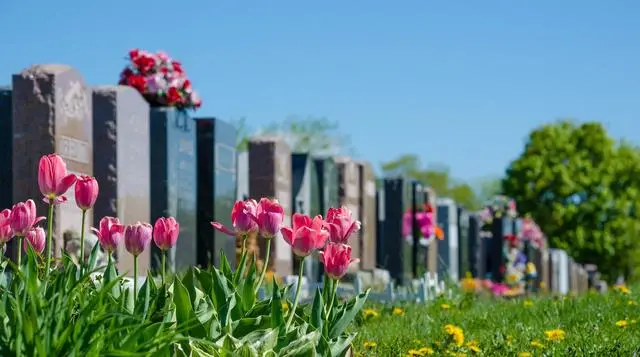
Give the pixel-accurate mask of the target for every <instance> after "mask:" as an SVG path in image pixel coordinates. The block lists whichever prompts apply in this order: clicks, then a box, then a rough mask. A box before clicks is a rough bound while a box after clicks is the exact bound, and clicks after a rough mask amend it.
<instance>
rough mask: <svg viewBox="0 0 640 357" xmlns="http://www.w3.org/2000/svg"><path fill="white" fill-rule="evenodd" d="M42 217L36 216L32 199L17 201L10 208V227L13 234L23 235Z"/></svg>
mask: <svg viewBox="0 0 640 357" xmlns="http://www.w3.org/2000/svg"><path fill="white" fill-rule="evenodd" d="M43 219H44V217H37V216H36V204H35V202H33V200H27V201H26V202H18V203H16V204H15V205H13V208H12V209H11V229H12V230H13V234H14V235H16V236H19V237H24V236H25V235H26V234H27V232H28V231H29V230H30V229H31V228H33V226H34V225H35V224H36V223H38V222H40V221H42V220H43Z"/></svg>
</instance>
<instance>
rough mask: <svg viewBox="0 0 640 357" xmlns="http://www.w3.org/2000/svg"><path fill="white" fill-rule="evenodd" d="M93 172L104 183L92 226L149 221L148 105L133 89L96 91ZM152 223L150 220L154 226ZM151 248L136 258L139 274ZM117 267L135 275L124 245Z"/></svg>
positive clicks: (114, 87)
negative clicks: (102, 222) (106, 219)
mask: <svg viewBox="0 0 640 357" xmlns="http://www.w3.org/2000/svg"><path fill="white" fill-rule="evenodd" d="M93 143H94V150H93V172H94V174H95V177H96V179H97V180H98V182H99V184H100V195H99V196H98V200H97V201H96V205H95V207H94V209H93V211H94V222H93V226H94V227H99V223H100V219H101V218H102V217H104V216H112V217H118V218H119V219H120V222H121V223H123V224H134V223H136V222H137V221H141V222H149V221H150V212H149V209H150V208H149V200H150V197H149V194H150V189H149V185H150V174H149V104H148V103H147V102H146V100H144V98H143V97H142V96H141V95H140V94H139V93H138V91H136V90H135V89H133V88H131V87H127V86H104V87H97V88H94V89H93ZM153 223H154V222H151V224H153ZM149 256H150V253H149V250H147V251H145V252H144V253H142V254H141V255H140V256H139V257H138V275H139V276H145V275H146V274H147V269H148V268H149ZM117 261H118V269H119V271H120V272H123V273H124V272H128V273H130V274H131V275H133V256H132V255H131V254H129V253H127V252H126V250H125V248H124V242H122V244H121V245H120V247H119V248H118V256H117Z"/></svg>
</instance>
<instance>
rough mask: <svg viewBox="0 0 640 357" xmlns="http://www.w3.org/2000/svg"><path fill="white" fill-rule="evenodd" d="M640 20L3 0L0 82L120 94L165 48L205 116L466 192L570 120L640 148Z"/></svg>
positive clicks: (342, 5) (629, 0) (629, 8)
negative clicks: (59, 72)
mask: <svg viewBox="0 0 640 357" xmlns="http://www.w3.org/2000/svg"><path fill="white" fill-rule="evenodd" d="M639 19H640V1H638V0H617V1H605V0H580V1H577V0H562V1H557V0H526V1H525V0H519V1H514V0H509V1H507V0H504V1H492V0H484V1H462V0H460V1H456V0H446V1H444V0H441V1H432V0H422V1H420V0H405V1H402V0H398V1H382V0H368V1H363V0H350V1H345V0H342V1H336V0H326V1H310V0H297V1H292V0H287V1H285V0H261V1H257V0H251V1H250V0H245V1H240V0H225V1H222V0H183V1H175V0H174V1H167V0H155V1H133V0H129V1H122V0H110V1H87V0H46V1H45V0H0V84H8V83H9V82H10V80H11V79H10V75H11V73H14V72H17V71H20V70H21V69H22V68H24V67H27V66H29V65H30V64H34V63H47V62H48V63H52V62H56V63H65V64H69V65H72V66H74V67H76V68H77V69H78V70H80V72H81V73H82V74H83V75H84V76H85V78H86V80H87V81H88V82H89V83H90V84H108V83H115V82H116V81H117V79H118V74H119V72H120V70H121V68H122V66H123V65H124V63H125V62H124V59H123V57H124V56H125V55H126V54H127V51H128V50H129V49H130V48H132V47H140V48H143V49H148V50H154V51H155V50H165V51H167V52H168V53H169V54H170V55H171V56H173V57H175V58H176V59H178V60H180V61H181V62H183V64H184V67H185V69H186V71H187V73H188V75H189V76H190V77H191V79H192V82H193V84H194V87H195V88H196V89H197V90H198V91H199V92H200V93H201V95H202V97H203V100H204V105H203V108H202V109H201V111H200V114H202V115H215V116H217V117H220V118H223V119H228V118H239V117H243V116H246V117H247V119H248V121H249V125H250V126H251V127H254V128H259V127H261V126H264V125H266V124H268V123H271V122H273V121H275V120H280V119H283V118H285V117H287V116H288V115H291V114H296V115H302V116H307V115H314V116H326V117H328V118H329V119H331V120H337V121H339V122H340V127H341V130H342V131H343V132H345V133H347V134H350V135H351V138H352V141H353V144H354V145H355V146H356V148H357V150H358V152H359V154H360V155H361V156H362V158H366V159H368V160H369V161H371V162H372V163H374V164H376V165H377V164H378V163H380V162H381V161H384V160H389V159H392V158H394V157H395V156H397V155H399V154H403V153H417V154H419V155H420V157H421V158H422V160H423V162H424V163H436V162H439V163H445V164H447V165H449V166H450V167H451V170H452V174H453V175H454V176H456V177H459V178H464V179H471V178H475V177H479V176H486V175H499V174H501V173H502V172H503V170H504V168H505V166H506V165H507V164H508V162H509V161H510V160H511V159H513V158H515V157H516V156H517V155H518V154H519V152H520V151H521V150H522V146H523V140H524V138H525V136H526V134H527V133H528V132H529V130H530V129H532V128H533V127H535V126H537V125H540V124H542V123H544V122H548V121H553V120H555V119H557V118H561V117H573V118H578V119H580V120H598V121H602V122H604V123H605V124H606V125H607V127H608V128H609V130H610V132H611V133H612V134H613V135H614V136H616V137H623V136H624V137H626V138H627V139H630V140H633V141H635V142H638V143H640V123H639V122H638V120H640V20H639Z"/></svg>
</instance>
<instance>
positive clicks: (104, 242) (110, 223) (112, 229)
mask: <svg viewBox="0 0 640 357" xmlns="http://www.w3.org/2000/svg"><path fill="white" fill-rule="evenodd" d="M91 230H92V231H93V233H95V235H96V236H97V237H98V241H99V242H100V246H101V247H102V249H104V250H105V251H106V252H107V254H108V257H109V262H111V254H112V253H113V252H116V251H117V250H118V245H119V244H120V241H121V240H122V236H123V234H124V226H123V225H122V224H120V220H119V219H117V218H115V217H108V216H107V217H103V218H102V219H101V220H100V226H99V229H95V228H91Z"/></svg>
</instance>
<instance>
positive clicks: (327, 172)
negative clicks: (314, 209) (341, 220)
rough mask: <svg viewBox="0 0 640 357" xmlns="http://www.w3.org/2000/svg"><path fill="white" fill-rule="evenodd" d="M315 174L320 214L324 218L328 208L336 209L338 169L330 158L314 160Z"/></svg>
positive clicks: (337, 202)
mask: <svg viewBox="0 0 640 357" xmlns="http://www.w3.org/2000/svg"><path fill="white" fill-rule="evenodd" d="M313 163H314V166H315V172H316V175H317V176H318V180H317V181H318V186H317V189H318V191H319V192H318V194H319V196H320V202H319V203H320V204H319V209H320V214H322V216H323V217H326V215H327V212H328V211H329V208H331V207H338V206H339V205H340V201H339V198H338V168H337V167H336V164H335V161H334V160H333V158H331V157H322V158H314V159H313Z"/></svg>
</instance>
